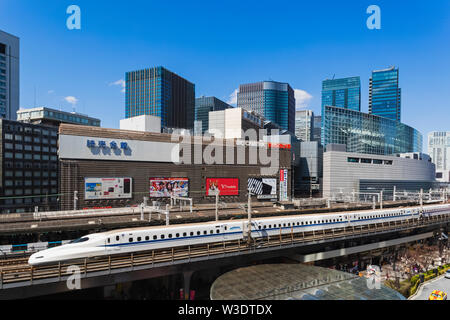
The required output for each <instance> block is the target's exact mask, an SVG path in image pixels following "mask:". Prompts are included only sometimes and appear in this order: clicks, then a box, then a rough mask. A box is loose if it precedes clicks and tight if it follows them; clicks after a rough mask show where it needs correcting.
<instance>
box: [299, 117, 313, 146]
mask: <svg viewBox="0 0 450 320" xmlns="http://www.w3.org/2000/svg"><path fill="white" fill-rule="evenodd" d="M313 134H314V112H313V111H312V110H298V111H296V112H295V136H296V137H297V138H298V139H299V140H301V141H312V140H313Z"/></svg>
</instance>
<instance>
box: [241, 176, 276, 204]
mask: <svg viewBox="0 0 450 320" xmlns="http://www.w3.org/2000/svg"><path fill="white" fill-rule="evenodd" d="M248 190H249V191H250V192H251V193H252V194H254V195H257V198H258V199H277V197H278V194H277V179H269V178H249V179H248Z"/></svg>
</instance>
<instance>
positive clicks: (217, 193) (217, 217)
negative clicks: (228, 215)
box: [215, 189, 220, 221]
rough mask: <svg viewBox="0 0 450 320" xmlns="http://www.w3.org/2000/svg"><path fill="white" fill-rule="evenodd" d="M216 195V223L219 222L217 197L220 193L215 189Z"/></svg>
mask: <svg viewBox="0 0 450 320" xmlns="http://www.w3.org/2000/svg"><path fill="white" fill-rule="evenodd" d="M215 193H216V221H219V195H220V191H219V190H218V189H217V190H216V191H215Z"/></svg>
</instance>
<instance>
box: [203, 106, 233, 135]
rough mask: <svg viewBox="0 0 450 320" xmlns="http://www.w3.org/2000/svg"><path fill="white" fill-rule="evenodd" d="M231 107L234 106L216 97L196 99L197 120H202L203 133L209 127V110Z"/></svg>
mask: <svg viewBox="0 0 450 320" xmlns="http://www.w3.org/2000/svg"><path fill="white" fill-rule="evenodd" d="M230 108H233V107H232V106H230V105H229V104H228V103H226V102H223V101H222V100H220V99H217V98H216V97H201V98H197V99H195V121H196V122H197V121H201V133H202V134H204V133H205V132H206V131H207V130H208V128H209V115H208V114H209V112H211V111H221V110H225V109H230ZM199 131H200V128H199ZM199 133H200V132H199Z"/></svg>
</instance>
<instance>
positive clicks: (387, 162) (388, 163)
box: [384, 160, 393, 166]
mask: <svg viewBox="0 0 450 320" xmlns="http://www.w3.org/2000/svg"><path fill="white" fill-rule="evenodd" d="M384 164H387V165H389V166H392V164H393V161H392V160H384Z"/></svg>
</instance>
